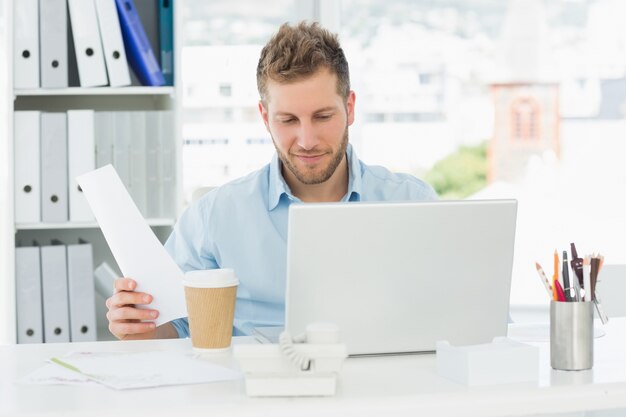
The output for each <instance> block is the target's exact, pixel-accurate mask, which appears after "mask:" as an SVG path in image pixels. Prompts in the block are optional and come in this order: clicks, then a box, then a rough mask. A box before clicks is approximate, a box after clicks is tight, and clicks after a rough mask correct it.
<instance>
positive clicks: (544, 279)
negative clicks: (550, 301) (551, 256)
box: [535, 262, 552, 297]
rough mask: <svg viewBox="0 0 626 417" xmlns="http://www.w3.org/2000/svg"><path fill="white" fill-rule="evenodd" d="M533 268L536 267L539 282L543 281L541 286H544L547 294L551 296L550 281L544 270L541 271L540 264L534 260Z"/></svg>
mask: <svg viewBox="0 0 626 417" xmlns="http://www.w3.org/2000/svg"><path fill="white" fill-rule="evenodd" d="M535 268H537V272H538V273H539V278H541V282H543V286H544V287H545V288H546V291H548V296H549V297H552V287H551V286H550V282H549V281H548V278H547V277H546V274H545V272H543V268H542V267H541V265H539V263H538V262H535Z"/></svg>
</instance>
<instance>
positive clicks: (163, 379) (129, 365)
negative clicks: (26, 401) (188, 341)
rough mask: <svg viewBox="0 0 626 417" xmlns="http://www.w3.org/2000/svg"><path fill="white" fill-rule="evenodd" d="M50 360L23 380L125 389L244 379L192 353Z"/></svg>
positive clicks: (97, 355) (90, 355)
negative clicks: (93, 384) (92, 384)
mask: <svg viewBox="0 0 626 417" xmlns="http://www.w3.org/2000/svg"><path fill="white" fill-rule="evenodd" d="M50 362H51V363H50V364H46V366H45V367H42V368H40V370H37V371H35V372H33V373H32V374H31V375H27V376H26V377H25V378H23V379H22V380H21V381H20V382H22V383H31V384H42V383H46V380H45V378H44V376H45V377H47V383H49V384H73V385H76V384H85V383H92V382H97V383H98V384H101V385H104V386H107V387H109V388H114V389H118V390H125V389H136V388H154V387H161V386H168V385H186V384H203V383H209V382H218V381H231V380H236V379H240V378H242V374H241V372H239V371H236V370H233V369H229V368H226V367H223V366H219V365H215V364H212V363H210V362H207V361H206V360H203V359H198V358H197V357H195V356H194V354H193V353H191V352H171V351H154V352H133V353H119V352H72V353H69V354H68V355H66V356H63V357H57V358H51V359H50ZM44 369H45V371H42V370H44ZM71 374H73V375H74V377H72V376H71Z"/></svg>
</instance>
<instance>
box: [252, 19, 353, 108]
mask: <svg viewBox="0 0 626 417" xmlns="http://www.w3.org/2000/svg"><path fill="white" fill-rule="evenodd" d="M321 68H328V69H329V70H330V71H331V72H333V73H335V74H336V75H337V93H338V94H339V95H340V96H342V97H343V98H346V99H347V98H348V95H349V94H350V73H349V70H348V61H347V60H346V57H345V55H344V54H343V49H341V46H340V45H339V39H338V38H337V35H335V34H333V33H331V32H329V31H328V30H326V29H324V28H322V27H321V26H320V25H319V23H317V22H313V23H307V22H300V23H299V24H297V25H296V26H290V25H289V24H288V23H284V24H283V25H281V27H280V29H279V30H278V32H277V33H276V34H275V35H274V36H273V37H272V39H270V40H269V42H268V43H267V44H266V45H265V47H264V48H263V50H262V51H261V57H260V58H259V64H258V65H257V69H256V82H257V87H258V89H259V94H260V96H261V100H262V101H263V102H266V99H267V80H268V79H272V80H274V81H277V82H279V83H289V82H293V81H296V80H299V79H302V78H306V77H308V76H310V75H313V74H314V73H315V72H317V71H318V70H319V69H321Z"/></svg>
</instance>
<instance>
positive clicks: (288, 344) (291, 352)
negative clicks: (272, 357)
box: [278, 331, 311, 371]
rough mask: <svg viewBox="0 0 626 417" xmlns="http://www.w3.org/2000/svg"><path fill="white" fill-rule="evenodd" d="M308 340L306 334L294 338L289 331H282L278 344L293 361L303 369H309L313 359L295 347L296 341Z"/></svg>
mask: <svg viewBox="0 0 626 417" xmlns="http://www.w3.org/2000/svg"><path fill="white" fill-rule="evenodd" d="M305 341H306V335H305V334H301V335H299V336H296V337H294V338H293V339H292V337H291V335H290V334H289V332H286V331H285V332H282V333H281V334H280V336H279V337H278V344H279V346H280V350H281V352H282V353H283V354H284V355H285V356H286V357H287V358H289V360H290V361H291V363H293V364H294V365H296V366H297V367H298V369H300V370H301V371H308V370H309V369H311V359H310V358H309V357H307V356H305V355H303V354H301V353H298V352H296V349H295V347H294V345H293V344H294V342H295V343H304V342H305Z"/></svg>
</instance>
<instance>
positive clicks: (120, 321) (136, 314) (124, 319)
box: [106, 278, 159, 340]
mask: <svg viewBox="0 0 626 417" xmlns="http://www.w3.org/2000/svg"><path fill="white" fill-rule="evenodd" d="M135 288H137V283H136V282H135V281H134V280H132V279H130V278H118V279H116V280H115V290H114V294H113V295H112V296H111V298H109V299H107V301H106V306H107V307H108V309H109V311H108V312H107V319H108V320H109V331H110V332H111V333H113V335H114V336H115V337H117V338H118V339H120V340H137V339H154V338H156V337H157V332H156V326H155V324H154V322H153V321H150V320H154V319H156V318H157V317H158V316H159V312H158V311H157V310H151V309H147V308H137V307H135V305H138V304H141V305H146V304H150V303H151V302H152V296H151V295H150V294H146V293H143V292H135Z"/></svg>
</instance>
